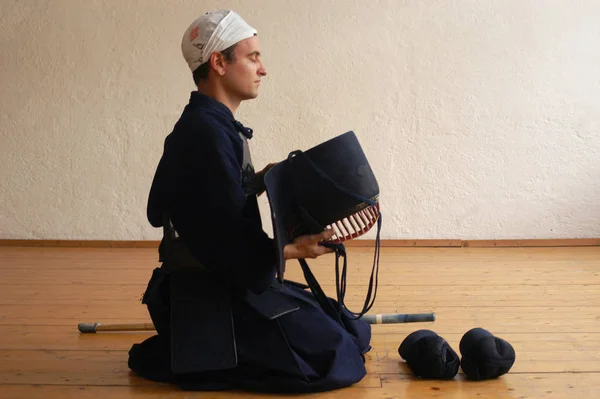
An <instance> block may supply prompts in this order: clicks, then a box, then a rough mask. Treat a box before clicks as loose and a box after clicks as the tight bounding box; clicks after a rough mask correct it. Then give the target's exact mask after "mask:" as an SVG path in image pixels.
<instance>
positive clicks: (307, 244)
mask: <svg viewBox="0 0 600 399" xmlns="http://www.w3.org/2000/svg"><path fill="white" fill-rule="evenodd" d="M334 234H335V232H334V231H333V230H332V229H329V230H325V231H324V232H322V233H319V234H315V235H304V236H300V237H297V238H296V239H295V240H294V241H293V242H292V243H290V244H287V245H286V246H285V247H284V248H283V258H284V259H285V260H288V259H315V258H317V257H319V256H321V255H325V254H328V253H332V252H333V249H331V248H327V247H324V246H322V245H319V243H320V242H323V241H325V240H328V239H330V238H331V237H333V235H334Z"/></svg>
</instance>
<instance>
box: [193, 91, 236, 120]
mask: <svg viewBox="0 0 600 399" xmlns="http://www.w3.org/2000/svg"><path fill="white" fill-rule="evenodd" d="M198 92H200V93H202V94H204V95H206V96H209V97H212V98H214V99H215V100H217V101H219V102H221V103H223V104H224V105H225V106H226V107H227V108H229V110H230V111H231V113H232V114H234V115H235V112H236V111H237V109H238V107H239V106H240V102H241V101H239V100H236V99H233V98H231V96H228V95H227V93H226V92H225V90H223V89H222V88H221V87H220V86H216V85H208V84H202V83H201V84H199V85H198Z"/></svg>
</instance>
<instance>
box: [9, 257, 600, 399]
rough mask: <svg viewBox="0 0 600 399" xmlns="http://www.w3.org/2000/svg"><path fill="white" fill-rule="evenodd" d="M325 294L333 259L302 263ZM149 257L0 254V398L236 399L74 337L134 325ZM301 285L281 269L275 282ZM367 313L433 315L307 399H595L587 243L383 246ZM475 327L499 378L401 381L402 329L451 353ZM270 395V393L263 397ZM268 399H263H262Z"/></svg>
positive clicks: (356, 296) (116, 340)
mask: <svg viewBox="0 0 600 399" xmlns="http://www.w3.org/2000/svg"><path fill="white" fill-rule="evenodd" d="M348 254H349V257H348V259H349V270H348V280H349V287H348V290H347V292H348V293H347V303H348V305H349V306H350V307H351V308H352V307H353V308H356V309H358V307H359V306H360V305H361V304H362V301H363V299H364V294H365V292H366V289H367V286H366V283H367V282H368V278H369V275H370V273H371V266H372V249H371V248H349V250H348ZM309 264H310V265H311V268H312V269H313V272H314V273H315V275H317V277H318V278H319V280H320V281H321V282H322V284H323V287H324V289H325V291H326V292H327V293H328V294H329V295H334V294H335V290H334V285H333V284H334V281H335V280H334V279H335V273H334V268H333V258H332V257H323V258H320V259H318V260H313V261H310V262H309ZM157 265H158V264H157V262H156V249H155V248H51V247H33V248H19V247H6V248H0V277H1V279H0V359H2V360H1V362H0V399H2V398H32V399H35V398H66V397H76V398H106V397H115V398H116V397H119V398H166V397H169V398H249V397H261V395H251V394H247V393H243V392H220V393H214V394H206V393H193V392H192V393H190V392H181V391H178V390H177V389H176V388H174V387H171V386H168V385H163V384H156V383H152V382H149V381H146V380H143V379H141V378H139V377H136V376H135V375H133V374H131V373H130V371H129V369H128V368H127V351H128V350H129V348H130V347H131V345H132V344H133V343H136V342H140V341H141V340H143V339H145V338H146V337H149V336H150V335H151V334H152V332H128V333H98V334H90V335H88V334H80V333H79V332H78V331H77V324H78V323H80V322H95V321H100V322H147V321H149V318H148V315H147V313H146V310H145V308H144V307H143V305H141V303H140V296H141V293H142V292H143V290H144V288H145V286H146V283H147V280H148V277H149V276H150V274H151V272H152V269H153V268H154V267H156V266H157ZM286 277H288V278H291V279H296V280H299V281H303V279H302V272H301V270H300V269H299V267H297V265H294V264H291V265H290V267H289V272H288V275H287V276H286ZM379 281H380V287H379V292H378V296H377V301H376V304H375V306H374V307H373V309H372V311H373V312H382V313H383V312H385V313H388V312H406V313H421V312H434V313H435V314H436V316H437V319H436V321H435V322H433V323H418V324H398V325H377V326H373V340H372V346H373V349H372V350H371V352H369V353H368V355H367V369H368V371H369V374H368V376H367V377H366V378H365V379H364V380H363V381H361V383H359V384H357V385H356V386H354V387H351V388H347V389H344V390H340V391H335V392H329V393H324V394H318V395H307V397H311V398H317V397H318V398H344V399H350V398H364V399H399V398H407V397H414V398H434V397H436V398H437V397H452V398H468V397H477V398H498V397H507V398H509V397H510V398H564V397H591V398H597V397H600V248H598V247H573V248H569V247H561V248H552V247H549V248H474V247H468V248H392V247H389V248H388V247H386V248H383V249H382V253H381V264H380V275H379ZM473 327H484V328H487V329H489V330H490V331H492V332H494V333H495V334H497V335H498V336H501V337H502V338H504V339H506V340H508V341H509V342H510V343H511V344H512V345H513V346H514V348H515V350H516V354H517V361H516V363H515V365H514V366H513V369H512V370H511V371H510V373H509V374H507V375H505V376H503V377H501V378H499V379H497V380H493V381H484V382H472V381H468V380H466V379H465V376H464V374H463V373H462V371H461V372H460V373H459V375H457V376H456V378H455V379H454V380H452V381H426V380H419V379H416V378H414V377H413V376H412V374H411V372H410V370H409V369H408V368H407V367H406V365H405V363H404V361H403V360H402V359H401V358H400V356H399V355H398V346H399V344H400V343H401V342H402V340H403V339H404V338H405V337H406V335H407V334H409V333H410V332H412V331H415V330H417V329H421V328H428V329H432V330H434V331H436V332H438V333H439V334H440V335H442V336H443V337H444V338H446V339H447V340H448V342H449V343H450V345H451V346H453V347H454V348H455V350H457V351H458V343H459V342H460V338H461V337H462V334H464V332H466V331H467V330H468V329H470V328H473ZM268 396H271V397H272V396H273V395H268ZM265 397H267V396H265Z"/></svg>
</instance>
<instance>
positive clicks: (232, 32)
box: [181, 10, 257, 72]
mask: <svg viewBox="0 0 600 399" xmlns="http://www.w3.org/2000/svg"><path fill="white" fill-rule="evenodd" d="M255 34H257V31H256V29H254V28H253V27H251V26H250V25H248V24H247V23H246V21H244V20H243V19H242V17H240V16H239V15H238V14H237V13H235V12H234V11H231V10H219V11H214V12H208V13H206V14H205V15H203V16H201V17H200V18H198V19H196V20H195V21H194V22H193V23H192V24H191V25H190V26H189V28H188V29H187V30H186V31H185V33H184V35H183V38H182V40H181V51H182V52H183V58H185V60H186V62H187V63H188V66H189V67H190V69H191V70H192V72H193V71H195V70H196V68H198V67H199V66H200V65H202V64H204V63H205V62H207V61H208V60H209V58H210V55H211V54H212V53H213V52H215V51H223V50H225V49H226V48H228V47H231V46H232V45H234V44H236V43H238V42H240V41H242V40H244V39H247V38H249V37H252V36H254V35H255Z"/></svg>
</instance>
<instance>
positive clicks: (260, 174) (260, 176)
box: [256, 163, 277, 197]
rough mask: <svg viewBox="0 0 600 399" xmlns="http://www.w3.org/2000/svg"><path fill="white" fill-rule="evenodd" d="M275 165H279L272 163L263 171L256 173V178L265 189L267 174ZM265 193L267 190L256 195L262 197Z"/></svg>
mask: <svg viewBox="0 0 600 399" xmlns="http://www.w3.org/2000/svg"><path fill="white" fill-rule="evenodd" d="M275 165H277V163H270V164H268V165H267V166H265V167H264V169H263V170H261V171H260V172H258V173H256V178H257V179H258V180H260V181H261V186H263V187H264V181H265V173H267V171H268V170H269V169H271V168H272V167H273V166H275ZM264 192H265V189H264V188H263V189H261V190H260V191H259V192H257V193H256V195H257V196H259V197H260V196H261V195H262V194H263V193H264Z"/></svg>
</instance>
